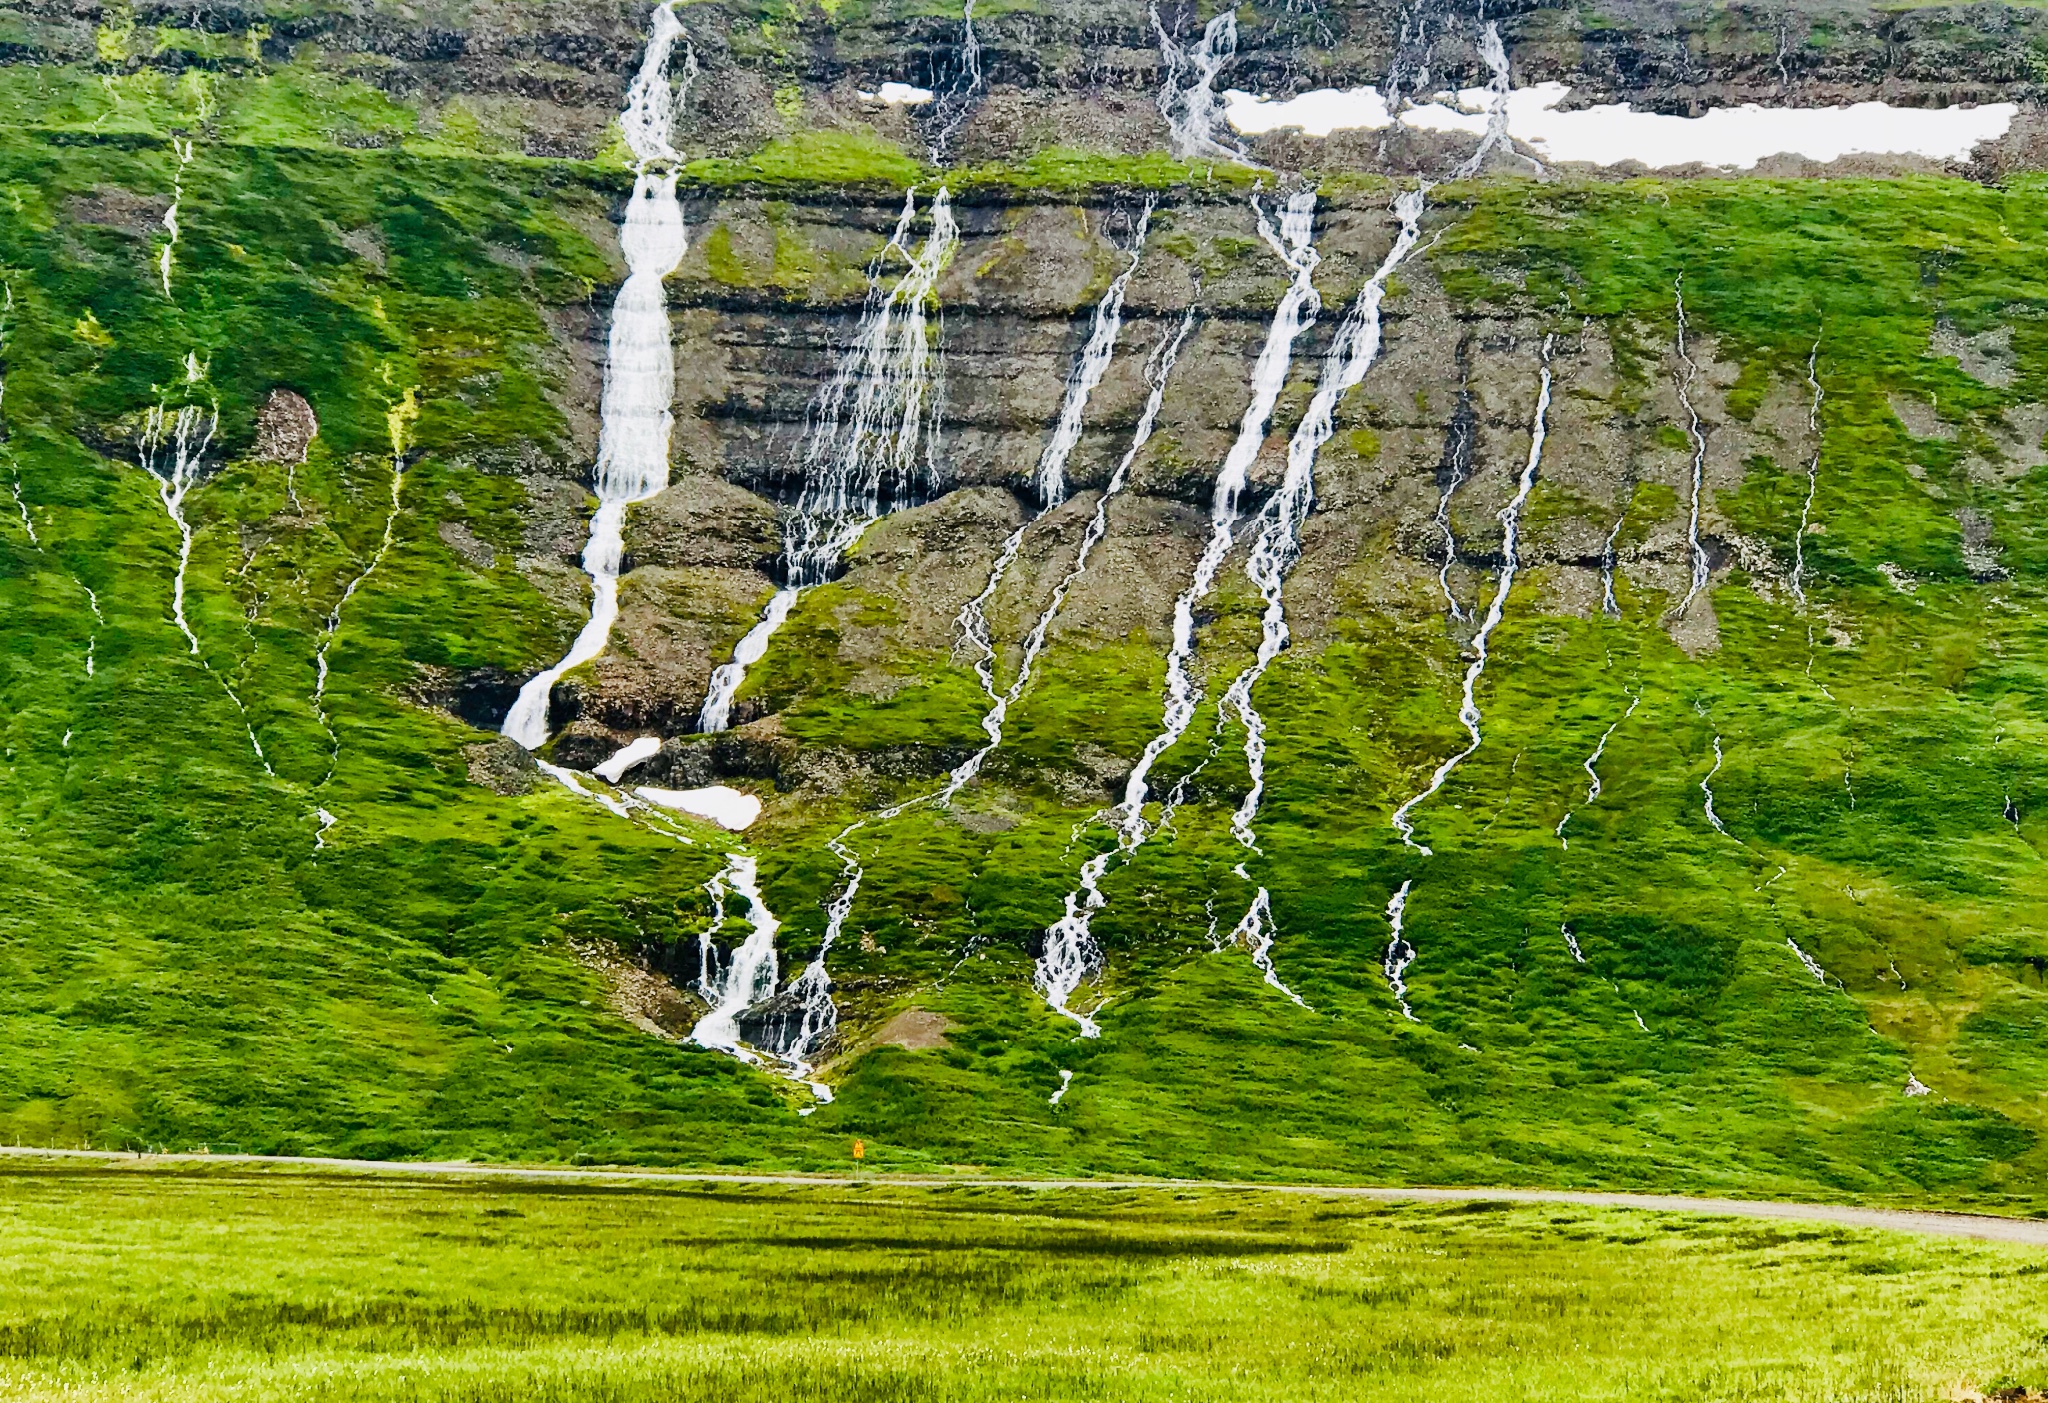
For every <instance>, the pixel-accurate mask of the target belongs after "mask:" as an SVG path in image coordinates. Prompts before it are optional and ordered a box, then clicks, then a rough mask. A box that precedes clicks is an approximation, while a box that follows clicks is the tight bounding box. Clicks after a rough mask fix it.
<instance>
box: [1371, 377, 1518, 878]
mask: <svg viewBox="0 0 2048 1403" xmlns="http://www.w3.org/2000/svg"><path fill="white" fill-rule="evenodd" d="M1550 347H1551V338H1550V337H1549V336H1545V337H1544V338H1543V352H1542V366H1541V369H1540V371H1539V375H1540V380H1539V384H1538V387H1537V391H1536V417H1535V421H1534V422H1533V423H1532V424H1531V425H1530V428H1529V458H1528V461H1527V463H1525V464H1524V465H1523V468H1522V476H1521V478H1520V480H1519V481H1518V482H1517V483H1516V485H1515V495H1514V497H1513V498H1512V499H1511V500H1510V501H1509V502H1508V504H1507V505H1506V506H1505V507H1502V508H1501V510H1500V516H1499V520H1500V525H1501V537H1500V550H1501V566H1500V576H1499V580H1498V583H1497V584H1496V585H1495V586H1494V591H1493V602H1492V603H1491V604H1489V605H1488V606H1487V609H1486V618H1485V619H1484V620H1483V621H1481V623H1480V625H1479V631H1478V632H1477V633H1475V634H1474V635H1473V636H1472V652H1473V658H1472V661H1471V662H1470V663H1469V664H1468V665H1467V666H1466V668H1465V697H1464V702H1463V704H1462V705H1460V706H1459V708H1458V720H1459V721H1460V722H1462V723H1463V724H1464V727H1465V733H1466V734H1467V735H1468V736H1470V737H1471V743H1470V744H1468V745H1467V746H1466V747H1465V748H1464V749H1463V750H1461V751H1459V752H1458V753H1457V754H1455V755H1453V756H1451V757H1450V758H1449V759H1447V760H1445V761H1444V762H1443V763H1442V764H1441V765H1439V766H1437V768H1436V773H1435V774H1433V775H1431V776H1430V781H1429V787H1428V788H1427V789H1424V790H1423V791H1422V792H1421V793H1420V794H1418V795H1416V796H1415V797H1414V798H1412V799H1410V800H1409V801H1408V802H1407V803H1405V804H1403V805H1401V807H1400V808H1398V809H1396V810H1394V818H1393V824H1394V827H1395V828H1396V829H1398V830H1399V831H1400V834H1401V841H1402V842H1403V843H1405V844H1407V845H1408V846H1409V847H1411V848H1414V849H1415V850H1416V851H1418V852H1420V853H1421V854H1422V855H1423V856H1425V857H1427V856H1429V853H1430V849H1429V848H1428V847H1427V846H1426V845H1424V844H1422V843H1418V842H1416V841H1415V825H1414V824H1413V823H1411V822H1409V818H1408V816H1409V815H1410V814H1411V813H1413V812H1414V811H1415V808H1416V806H1417V805H1419V804H1421V803H1422V802H1423V801H1424V800H1426V799H1428V798H1429V797H1430V796H1432V795H1434V794H1435V793H1436V792H1437V791H1438V790H1439V789H1442V788H1443V785H1444V781H1445V780H1446V779H1448V778H1449V777H1450V774H1451V771H1453V770H1455V769H1456V768H1457V767H1458V766H1459V765H1461V764H1463V763H1464V762H1465V761H1466V760H1468V759H1470V758H1471V757H1472V755H1473V754H1474V753H1475V752H1477V751H1478V749H1479V746H1480V742H1481V739H1482V738H1481V735H1480V730H1479V722H1480V719H1481V717H1480V712H1479V704H1478V702H1477V701H1476V700H1475V699H1474V696H1473V689H1474V688H1475V687H1477V685H1478V683H1479V678H1480V676H1481V675H1482V674H1483V673H1484V672H1485V671H1486V661H1487V643H1488V640H1490V639H1491V638H1492V636H1493V631H1494V629H1496V628H1498V627H1499V626H1500V621H1501V615H1502V613H1503V612H1504V611H1505V610H1506V608H1507V602H1508V592H1509V591H1510V590H1511V589H1513V588H1514V584H1515V572H1516V571H1517V570H1518V569H1519V568H1520V567H1521V558H1520V556H1519V554H1518V553H1517V551H1518V547H1519V544H1520V541H1521V520H1522V506H1523V504H1524V503H1526V502H1527V501H1528V500H1529V492H1530V490H1531V489H1532V488H1534V487H1535V485H1536V474H1537V472H1538V470H1539V469H1540V468H1541V467H1542V464H1543V440H1544V436H1545V434H1546V432H1547V421H1548V418H1549V414H1550Z"/></svg>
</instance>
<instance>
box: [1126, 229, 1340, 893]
mask: <svg viewBox="0 0 2048 1403" xmlns="http://www.w3.org/2000/svg"><path fill="white" fill-rule="evenodd" d="M1315 208H1316V197H1315V193H1314V192H1313V191H1301V192H1298V193H1296V194H1294V195H1290V196H1288V198H1287V205H1286V209H1285V212H1284V213H1283V214H1282V216H1281V220H1280V228H1279V231H1278V232H1277V233H1276V232H1275V231H1274V229H1273V226H1272V224H1271V223H1270V222H1269V221H1268V220H1267V218H1266V212H1265V210H1264V209H1262V208H1261V207H1260V206H1259V203H1258V200H1257V198H1256V197H1254V198H1253V200H1252V209H1253V211H1254V212H1255V213H1256V214H1257V216H1258V221H1259V235H1260V237H1261V238H1263V239H1265V241H1266V243H1267V245H1268V246H1269V247H1271V248H1272V250H1273V251H1274V253H1276V254H1278V255H1279V257H1280V259H1281V261H1282V262H1283V263H1285V264H1286V265H1287V267H1288V269H1289V271H1290V272H1291V273H1292V274H1293V277H1292V279H1291V280H1290V281H1289V283H1288V285H1287V291H1286V292H1285V293H1283V294H1282V295H1281V298H1280V305H1279V307H1278V308H1277V309H1276V310H1275V311H1274V314H1273V321H1272V324H1271V325H1270V326H1269V327H1268V328H1267V330H1266V340H1265V344H1264V345H1263V346H1261V347H1260V348H1259V358H1258V361H1257V362H1256V364H1255V365H1254V366H1253V368H1252V402H1251V404H1250V405H1249V406H1247V407H1246V409H1245V412H1244V417H1243V419H1242V420H1241V421H1240V422H1239V425H1238V431H1237V439H1236V441H1235V442H1233V443H1232V444H1231V446H1230V452H1229V454H1228V455H1227V456H1226V457H1225V458H1224V460H1223V466H1222V467H1221V469H1219V470H1218V472H1217V474H1216V487H1215V491H1214V494H1213V495H1212V497H1211V499H1210V505H1209V540H1208V543H1207V544H1206V545H1205V546H1204V547H1203V550H1202V555H1201V558H1200V559H1199V560H1197V561H1196V562H1195V569H1194V574H1193V576H1192V578H1191V579H1190V580H1189V581H1188V586H1187V588H1186V589H1184V590H1182V591H1181V592H1180V594H1179V596H1178V597H1176V598H1175V599H1174V601H1173V643H1172V646H1171V647H1170V648H1169V649H1168V651H1167V655H1166V699H1165V704H1164V707H1163V709H1162V715H1161V717H1160V728H1159V732H1158V734H1156V735H1155V736H1153V738H1152V739H1151V740H1150V741H1149V742H1148V743H1147V744H1146V746H1145V750H1144V753H1143V754H1142V755H1140V756H1139V759H1138V763H1137V765H1136V766H1135V767H1134V768H1133V769H1132V771H1131V774H1130V777H1129V779H1128V780H1126V781H1125V784H1124V798H1123V802H1122V804H1120V805H1119V806H1118V810H1117V813H1118V818H1117V827H1118V829H1119V833H1120V846H1122V847H1123V848H1124V850H1125V851H1126V852H1129V851H1132V850H1134V849H1135V848H1136V846H1137V844H1138V843H1140V842H1142V841H1143V837H1144V822H1145V820H1144V807H1145V800H1146V797H1147V795H1148V794H1149V793H1150V784H1151V774H1152V767H1153V766H1154V765H1155V764H1157V763H1158V760H1159V757H1160V756H1162V755H1164V754H1165V753H1166V752H1167V751H1168V750H1170V749H1171V748H1172V747H1173V746H1174V745H1175V744H1176V743H1178V742H1179V740H1180V738H1181V737H1182V736H1183V735H1185V734H1187V729H1188V726H1189V725H1190V724H1191V723H1192V722H1193V721H1194V719H1195V711H1196V708H1197V707H1198V706H1199V705H1200V703H1201V693H1200V689H1199V688H1198V686H1197V684H1196V682H1195V679H1194V676H1193V674H1192V672H1191V671H1190V668H1189V664H1190V662H1191V661H1192V659H1193V657H1194V649H1195V606H1196V605H1197V604H1199V603H1200V602H1201V601H1202V600H1204V599H1206V598H1207V597H1208V595H1209V591H1210V590H1211V589H1212V588H1214V587H1215V583H1216V572H1217V571H1218V570H1219V569H1221V568H1222V566H1223V561H1224V558H1225V557H1226V556H1227V555H1229V553H1230V547H1231V545H1232V543H1233V542H1234V541H1235V540H1236V536H1237V521H1238V505H1239V499H1240V498H1241V497H1242V496H1243V493H1244V489H1245V483H1246V481H1247V479H1248V477H1249V474H1250V472H1251V466H1252V463H1253V462H1254V461H1255V460H1256V459H1257V458H1258V456H1259V449H1260V448H1261V447H1262V446H1263V445H1264V444H1265V441H1266V427H1267V425H1268V424H1269V423H1271V421H1272V418H1273V409H1274V406H1275V405H1277V404H1278V403H1279V399H1280V391H1281V389H1282V387H1283V386H1285V384H1286V382H1287V372H1288V369H1289V368H1290V366H1291V365H1292V363H1293V359H1294V343H1295V341H1296V340H1297V339H1298V338H1299V337H1300V335H1301V333H1302V332H1303V331H1305V330H1307V329H1308V328H1309V327H1310V326H1313V325H1314V324H1315V319H1316V315H1317V313H1318V312H1320V311H1321V310H1322V302H1321V299H1320V298H1319V297H1318V296H1317V295H1316V290H1315V284H1314V282H1313V278H1314V275H1315V270H1316V266H1317V264H1318V263H1320V262H1321V258H1320V256H1319V255H1318V254H1317V253H1316V250H1315V246H1314V244H1313V243H1312V242H1311V239H1312V236H1313V234H1314V227H1315Z"/></svg>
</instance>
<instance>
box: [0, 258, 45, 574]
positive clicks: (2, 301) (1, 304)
mask: <svg viewBox="0 0 2048 1403" xmlns="http://www.w3.org/2000/svg"><path fill="white" fill-rule="evenodd" d="M13 330H14V284H13V282H11V281H9V280H6V279H0V449H4V450H5V451H6V454H7V466H8V468H9V473H8V481H7V489H8V491H9V492H11V493H12V494H13V496H14V510H15V511H16V512H18V513H19V514H20V516H21V529H22V530H23V531H25V532H27V533H28V543H29V544H30V545H32V546H34V547H35V548H36V549H37V550H41V549H42V548H43V543H42V540H41V539H40V538H39V537H38V536H37V535H36V522H35V518H34V517H32V516H30V515H29V510H28V502H27V500H26V499H24V498H23V497H22V495H21V460H20V459H18V458H16V457H15V456H14V448H13V445H12V444H11V443H10V442H9V440H10V439H12V438H13V435H12V434H10V433H9V432H7V418H6V413H5V411H6V408H7V338H8V336H9V334H10V333H11V332H12V331H13Z"/></svg>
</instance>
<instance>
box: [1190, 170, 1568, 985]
mask: <svg viewBox="0 0 2048 1403" xmlns="http://www.w3.org/2000/svg"><path fill="white" fill-rule="evenodd" d="M1422 202H1423V192H1422V191H1420V190H1410V191H1406V192H1404V193H1403V194H1401V195H1400V196H1398V197H1397V198H1396V199H1395V201H1394V214H1395V216H1396V217H1397V218H1398V219H1399V220H1400V221H1401V231H1400V233H1399V235H1397V236H1396V238H1395V239H1394V244H1393V247H1392V248H1390V249H1388V250H1387V256H1386V257H1385V258H1384V259H1382V260H1381V261H1380V266H1379V268H1378V269H1377V270H1375V271H1374V273H1373V275H1372V276H1371V277H1370V278H1368V279H1367V280H1366V284H1365V287H1364V288H1363V289H1362V290H1361V291H1360V292H1359V294H1358V300H1357V301H1356V302H1355V303H1353V304H1352V307H1351V310H1350V312H1349V313H1348V314H1347V315H1346V316H1345V318H1344V322H1343V324H1342V325H1341V326H1339V327H1338V329H1337V335H1336V339H1335V340H1333V341H1332V342H1331V344H1330V350H1329V352H1328V354H1327V355H1326V356H1325V357H1324V360H1323V370H1322V375H1321V377H1320V378H1319V380H1318V382H1317V385H1316V392H1315V396H1314V397H1313V398H1312V399H1311V400H1310V401H1309V406H1308V412H1307V413H1306V414H1305V415H1303V417H1302V421H1301V423H1300V425H1299V426H1298V427H1297V428H1296V429H1295V431H1294V435H1293V437H1292V438H1291V439H1289V440H1288V444H1287V467H1286V470H1285V472H1284V473H1283V475H1282V477H1281V480H1280V486H1279V488H1278V490H1276V491H1275V492H1274V493H1273V495H1272V496H1271V497H1270V498H1268V499H1267V502H1266V505H1265V507H1264V508H1263V509H1262V510H1261V511H1260V513H1259V532H1258V535H1257V536H1256V537H1255V538H1254V540H1253V542H1252V548H1251V556H1250V558H1249V559H1248V560H1247V561H1246V563H1245V574H1246V575H1247V576H1249V577H1250V579H1251V582H1252V583H1253V584H1254V585H1256V586H1257V587H1258V590H1259V595H1260V597H1261V598H1262V599H1263V600H1264V601H1265V605H1266V608H1265V613H1264V615H1263V616H1262V618H1261V620H1260V637H1259V648H1258V653H1257V654H1256V656H1254V658H1253V659H1252V662H1251V664H1250V665H1249V666H1248V667H1246V668H1245V669H1244V670H1243V671H1242V672H1240V673H1238V674H1237V676H1236V677H1235V678H1233V679H1232V680H1231V683H1230V686H1229V688H1228V689H1226V690H1225V692H1224V694H1223V700H1222V702H1221V704H1220V709H1221V710H1224V711H1235V712H1236V713H1237V718H1238V720H1239V721H1240V722H1242V723H1243V725H1244V758H1245V765H1246V767H1247V769H1248V770H1249V771H1250V774H1251V785H1250V787H1249V788H1248V789H1247V790H1246V792H1245V796H1244V798H1243V800H1242V801H1241V802H1240V803H1239V804H1238V806H1237V811H1236V812H1235V813H1234V814H1232V815H1231V820H1230V831H1231V835H1232V836H1233V837H1235V838H1236V839H1237V841H1238V842H1240V843H1242V844H1243V845H1244V846H1245V847H1247V848H1250V849H1252V850H1253V851H1257V849H1258V841H1257V838H1256V835H1255V834H1254V832H1253V829H1252V820H1253V819H1255V818H1256V817H1257V816H1258V812H1259V804H1260V802H1261V800H1262V799H1263V797H1264V795H1265V789H1266V720H1265V717H1264V716H1262V715H1261V714H1260V712H1259V709H1258V708H1257V707H1256V706H1255V705H1253V703H1252V692H1253V689H1254V688H1256V687H1257V686H1258V684H1259V682H1260V680H1261V679H1262V678H1264V676H1265V675H1266V670H1267V669H1268V668H1269V667H1271V666H1272V664H1273V659H1275V658H1277V657H1278V656H1279V655H1280V651H1281V649H1283V648H1285V647H1286V646H1287V644H1288V642H1289V638H1290V635H1289V632H1288V627H1287V607H1286V603H1285V592H1286V587H1287V577H1288V575H1289V574H1290V573H1292V571H1293V569H1294V566H1295V564H1296V562H1298V561H1299V560H1300V559H1301V528H1302V523H1303V522H1304V521H1306V520H1307V519H1308V513H1309V509H1310V508H1311V507H1312V506H1314V505H1315V465H1316V455H1317V454H1318V453H1320V452H1321V451H1322V448H1323V445H1324V444H1326V443H1328V442H1329V441H1330V438H1331V436H1332V435H1333V434H1335V433H1336V416H1337V403H1338V401H1339V400H1341V399H1343V397H1344V396H1345V394H1346V393H1347V392H1349V391H1350V390H1351V389H1352V388H1353V387H1354V386H1356V385H1357V384H1358V383H1359V382H1360V381H1361V380H1363V379H1364V378H1365V376H1366V373H1367V372H1368V371H1370V370H1371V369H1372V365H1373V362H1374V361H1375V360H1377V359H1378V358H1379V353H1380V304H1381V303H1382V301H1383V300H1384V299H1385V297H1386V287H1387V279H1388V278H1390V277H1392V276H1393V273H1394V270H1395V269H1396V268H1398V267H1400V266H1401V260H1402V259H1404V258H1406V257H1407V256H1408V253H1409V251H1410V250H1411V249H1413V248H1414V247H1415V241H1416V239H1417V238H1418V237H1419V235H1420V228H1419V221H1420V219H1421V217H1422ZM1532 471H1533V469H1532ZM1238 872H1239V875H1241V876H1242V875H1243V872H1244V869H1243V868H1242V867H1239V868H1238ZM1247 880H1249V878H1247ZM1232 934H1233V937H1234V938H1236V939H1238V940H1240V941H1242V942H1243V943H1244V944H1245V946H1246V947H1247V948H1248V949H1250V950H1252V952H1253V956H1252V958H1253V959H1254V961H1255V962H1257V963H1258V965H1259V967H1260V969H1261V970H1262V971H1263V972H1264V974H1265V977H1266V982H1267V983H1269V984H1271V985H1273V986H1274V987H1275V988H1277V989H1279V990H1280V991H1281V992H1282V993H1284V994H1286V995H1287V996H1288V997H1289V998H1295V995H1294V992H1293V991H1292V990H1290V989H1288V988H1287V987H1286V985H1284V984H1282V983H1281V982H1280V979H1279V977H1278V976H1277V975H1276V974H1275V973H1274V972H1273V967H1272V956H1271V951H1272V946H1273V941H1274V939H1275V937H1276V935H1277V932H1276V930H1275V929H1274V927H1273V919H1272V897H1271V894H1270V893H1269V892H1268V891H1267V889H1266V888H1265V887H1264V886H1260V887H1259V889H1258V892H1257V894H1256V895H1254V896H1253V898H1252V901H1251V905H1250V906H1249V908H1247V910H1246V911H1245V914H1244V917H1243V919H1241V920H1240V921H1239V922H1238V923H1237V926H1236V928H1235V929H1234V931H1233V933H1232ZM1295 1001H1296V1002H1297V1003H1298V1002H1300V1000H1299V999H1298V998H1296V1000H1295Z"/></svg>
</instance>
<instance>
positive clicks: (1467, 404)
mask: <svg viewBox="0 0 2048 1403" xmlns="http://www.w3.org/2000/svg"><path fill="white" fill-rule="evenodd" d="M1478 436H1479V423H1478V415H1477V413H1476V411H1475V410H1474V409H1473V406H1472V387H1471V386H1470V385H1469V384H1466V385H1460V386H1459V387H1458V408H1457V410H1456V412H1455V413H1453V414H1452V416H1451V428H1450V433H1449V435H1448V436H1447V437H1446V439H1445V441H1444V456H1443V462H1442V464H1441V465H1440V467H1439V469H1438V478H1439V480H1441V481H1442V483H1443V486H1442V487H1441V488H1440V489H1439V490H1438V492H1437V494H1436V516H1435V518H1434V521H1435V524H1436V531H1437V535H1438V536H1440V537H1442V539H1443V546H1444V558H1443V562H1442V564H1440V565H1439V566H1438V567H1437V572H1436V587H1437V589H1438V590H1439V591H1440V592H1441V593H1442V594H1443V597H1444V606H1445V607H1446V608H1448V609H1449V610H1450V611H1451V617H1452V618H1453V619H1455V620H1457V621H1458V622H1459V623H1464V622H1465V621H1466V620H1467V619H1469V618H1471V617H1472V616H1471V615H1470V614H1467V613H1466V612H1465V606H1464V605H1462V604H1460V603H1459V602H1458V595H1457V592H1456V591H1455V590H1453V589H1452V588H1451V567H1452V566H1453V565H1456V564H1457V563H1458V537H1457V534H1456V533H1455V532H1454V531H1452V529H1451V499H1452V498H1453V497H1455V496H1457V495H1458V489H1459V488H1460V487H1463V486H1464V485H1465V479H1466V477H1467V476H1469V475H1470V474H1471V471H1472V450H1473V445H1474V443H1475V442H1476V440H1477V439H1478Z"/></svg>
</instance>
